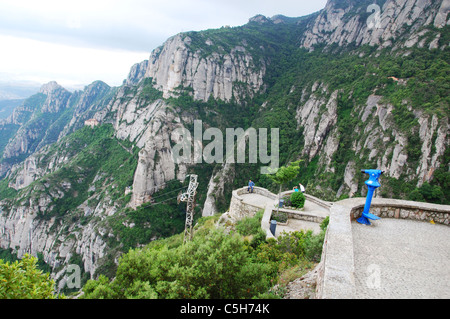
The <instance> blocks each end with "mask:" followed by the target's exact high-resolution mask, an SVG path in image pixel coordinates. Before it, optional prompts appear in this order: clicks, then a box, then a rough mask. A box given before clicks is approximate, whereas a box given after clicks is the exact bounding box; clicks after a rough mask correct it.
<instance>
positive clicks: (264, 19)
mask: <svg viewBox="0 0 450 319" xmlns="http://www.w3.org/2000/svg"><path fill="white" fill-rule="evenodd" d="M248 22H256V23H261V24H262V23H268V22H270V19H268V18H267V17H266V16H264V15H262V14H257V15H255V16H254V17H252V18H250V19H249V20H248Z"/></svg>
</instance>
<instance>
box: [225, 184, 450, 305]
mask: <svg viewBox="0 0 450 319" xmlns="http://www.w3.org/2000/svg"><path fill="white" fill-rule="evenodd" d="M290 193H292V191H289V192H285V193H282V195H281V196H280V198H282V197H283V196H284V195H289V194H290ZM305 196H306V203H305V207H304V209H303V210H301V211H299V210H290V209H285V208H279V211H283V212H285V213H287V215H288V220H289V222H288V224H287V226H283V225H277V231H276V233H275V236H274V235H272V234H271V232H270V229H269V227H270V220H271V216H272V213H273V212H274V211H276V210H277V207H276V206H277V203H278V196H277V195H275V194H272V193H271V192H269V191H268V190H266V189H263V188H259V187H255V190H254V193H253V194H248V192H247V188H246V187H244V188H241V189H238V190H235V191H234V192H233V194H232V199H231V203H230V209H229V211H228V212H227V213H226V214H224V216H223V218H225V219H230V220H234V221H236V220H240V219H242V218H244V217H247V216H254V214H256V212H258V211H260V210H264V215H263V219H262V222H261V227H262V229H263V230H265V232H266V234H267V238H276V237H277V236H278V235H279V234H280V233H281V232H282V231H295V230H301V229H303V230H308V229H311V230H313V231H316V232H317V227H318V225H319V224H320V222H321V221H322V220H323V219H324V218H325V217H326V216H329V218H330V219H329V224H328V228H327V232H326V235H325V241H324V246H323V251H322V258H321V262H320V264H319V265H318V266H317V267H316V269H315V273H316V291H315V296H314V297H315V298H317V299H447V298H450V271H449V270H448V265H449V264H450V228H449V225H450V206H448V205H436V204H428V203H421V202H412V201H404V200H396V199H384V198H374V199H373V200H372V206H371V210H370V212H371V213H372V214H374V215H376V216H379V217H381V219H380V220H377V221H374V222H373V223H372V225H370V226H367V225H362V224H359V223H357V222H356V219H357V218H359V217H360V216H361V213H362V211H363V209H364V205H365V198H351V199H346V200H342V201H339V202H335V203H330V202H326V201H322V200H320V199H318V198H315V197H313V196H311V195H309V194H305Z"/></svg>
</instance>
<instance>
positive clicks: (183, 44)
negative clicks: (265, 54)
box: [145, 34, 266, 101]
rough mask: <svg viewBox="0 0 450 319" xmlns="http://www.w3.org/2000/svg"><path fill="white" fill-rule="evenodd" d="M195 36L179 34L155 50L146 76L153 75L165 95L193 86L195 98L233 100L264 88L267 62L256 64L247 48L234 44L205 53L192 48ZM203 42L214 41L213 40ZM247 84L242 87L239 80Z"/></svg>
mask: <svg viewBox="0 0 450 319" xmlns="http://www.w3.org/2000/svg"><path fill="white" fill-rule="evenodd" d="M191 45H192V39H191V38H190V37H189V36H188V35H185V34H178V35H176V36H174V37H172V38H170V39H169V40H167V41H166V43H164V45H163V46H161V47H159V48H157V49H156V50H154V51H153V52H152V54H151V56H150V59H149V63H148V69H147V71H146V73H145V76H146V77H151V78H153V80H154V82H155V87H156V88H158V89H159V90H161V91H163V92H164V97H170V96H174V95H175V96H176V95H177V93H179V91H178V90H179V89H186V88H188V89H190V90H191V91H192V94H193V97H194V99H196V100H202V101H207V100H208V99H209V98H210V97H213V98H214V99H221V100H224V101H230V100H231V99H232V98H233V97H234V98H236V99H240V98H242V97H245V96H248V95H249V96H253V95H254V94H255V93H257V92H260V91H261V90H262V89H263V84H264V83H263V77H264V75H265V71H266V66H265V63H264V61H262V66H260V67H256V63H257V62H258V63H259V62H261V61H254V60H253V57H252V56H251V55H250V54H249V52H248V51H247V49H246V48H245V47H244V46H243V45H241V46H235V47H234V48H232V49H231V51H230V52H220V51H219V50H218V51H217V52H215V51H214V52H212V54H209V55H206V56H205V55H204V54H202V51H201V50H196V49H192V47H191ZM203 45H204V46H212V45H214V43H213V42H211V40H209V41H208V40H207V41H205V43H204V44H203ZM238 83H239V84H244V85H245V89H244V90H242V88H240V87H239V86H238V85H237V84H238Z"/></svg>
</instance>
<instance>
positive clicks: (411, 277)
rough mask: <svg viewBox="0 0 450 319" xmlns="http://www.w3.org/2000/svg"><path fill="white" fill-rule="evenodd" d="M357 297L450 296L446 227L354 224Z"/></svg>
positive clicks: (408, 222)
mask: <svg viewBox="0 0 450 319" xmlns="http://www.w3.org/2000/svg"><path fill="white" fill-rule="evenodd" d="M352 234H353V247H354V257H355V281H356V297H357V298H358V299H368V298H369V299H413V298H414V299H448V298H450V268H449V265H450V229H449V227H448V226H444V225H438V224H436V225H433V224H430V223H426V222H419V221H412V220H401V219H381V220H379V221H374V222H373V223H372V225H371V226H365V225H361V224H358V223H356V222H352Z"/></svg>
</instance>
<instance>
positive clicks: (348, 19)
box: [302, 0, 450, 49]
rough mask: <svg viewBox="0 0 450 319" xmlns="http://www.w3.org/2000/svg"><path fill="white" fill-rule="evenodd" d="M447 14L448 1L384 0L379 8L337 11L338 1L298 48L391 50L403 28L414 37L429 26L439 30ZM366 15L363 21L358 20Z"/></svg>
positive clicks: (449, 4) (447, 22)
mask: <svg viewBox="0 0 450 319" xmlns="http://www.w3.org/2000/svg"><path fill="white" fill-rule="evenodd" d="M355 3H357V2H355ZM354 10H357V13H358V14H356V15H354V14H350V12H352V11H354ZM449 10H450V3H449V1H448V0H441V1H432V0H388V1H386V3H385V4H384V5H383V7H379V6H370V7H369V6H367V7H358V6H357V4H353V5H352V6H348V7H345V8H343V7H341V6H340V5H339V3H338V1H335V0H330V1H328V3H327V5H326V7H325V8H324V9H323V10H322V12H321V14H320V15H319V16H318V18H317V19H316V20H315V21H314V23H313V24H312V25H311V26H310V28H309V30H308V31H306V32H305V34H304V36H303V39H302V47H304V48H308V49H313V46H314V45H315V44H319V43H326V44H327V45H330V44H334V43H336V44H338V45H340V46H345V45H347V44H350V43H355V44H356V45H364V44H369V45H381V46H382V47H386V46H391V45H392V42H391V39H397V38H398V37H399V35H401V34H402V33H403V30H404V28H405V26H407V27H408V28H410V31H409V34H412V37H415V34H416V33H417V31H418V30H419V28H420V27H422V26H431V25H433V26H435V27H436V28H442V27H444V26H445V25H446V24H449V23H450V20H447V16H448V12H449ZM368 13H369V16H368V17H367V19H361V17H366V16H367V14H368ZM417 38H418V37H417ZM415 44H416V42H414V40H411V41H409V42H406V44H405V46H407V47H408V46H412V45H415Z"/></svg>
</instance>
